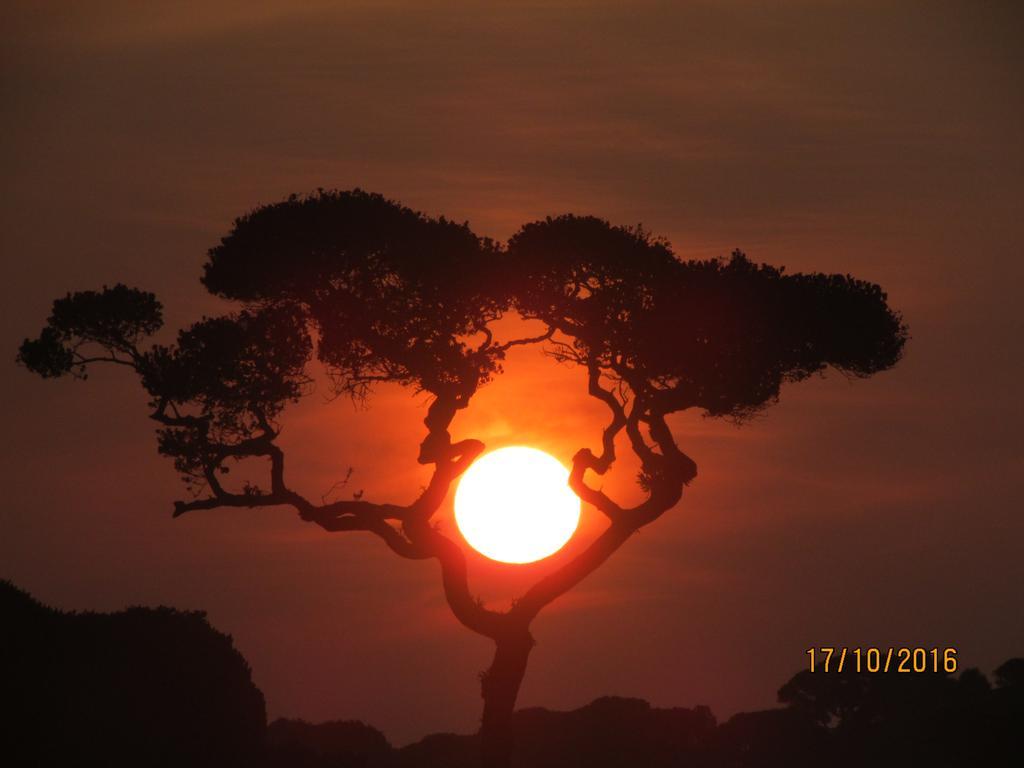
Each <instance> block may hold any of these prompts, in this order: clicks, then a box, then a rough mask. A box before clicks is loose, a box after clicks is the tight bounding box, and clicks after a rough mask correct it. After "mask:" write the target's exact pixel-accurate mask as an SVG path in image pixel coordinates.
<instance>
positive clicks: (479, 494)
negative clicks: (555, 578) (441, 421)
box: [455, 446, 580, 563]
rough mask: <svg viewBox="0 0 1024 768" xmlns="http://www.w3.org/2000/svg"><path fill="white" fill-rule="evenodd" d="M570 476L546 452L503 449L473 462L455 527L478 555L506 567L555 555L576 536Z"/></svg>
mask: <svg viewBox="0 0 1024 768" xmlns="http://www.w3.org/2000/svg"><path fill="white" fill-rule="evenodd" d="M579 521H580V500H579V497H578V496H577V495H576V494H575V493H573V491H572V489H571V488H569V470H568V469H566V468H565V467H564V466H562V464H561V463H559V461H558V459H556V458H555V457H554V456H551V455H550V454H548V453H545V452H544V451H539V450H537V449H536V448H527V447H525V446H512V447H508V448H499V449H498V450H496V451H491V452H490V453H486V454H484V455H483V456H481V457H480V458H479V459H477V460H476V461H475V462H473V465H472V466H471V467H470V468H469V469H468V470H467V471H466V474H465V475H463V477H462V480H461V481H460V482H459V487H458V489H457V490H456V491H455V522H456V523H457V524H458V526H459V531H460V532H461V533H462V535H463V537H464V538H465V539H466V541H467V542H468V543H469V545H470V546H471V547H473V549H475V550H476V551H477V552H479V553H480V554H482V555H484V556H485V557H489V558H490V559H491V560H497V561H498V562H502V563H532V562H534V561H536V560H541V559H542V558H545V557H548V556H549V555H553V554H554V553H555V552H557V551H558V550H559V549H561V548H562V547H563V546H564V545H565V543H566V542H567V541H569V539H570V538H572V535H573V533H575V531H576V526H577V525H579Z"/></svg>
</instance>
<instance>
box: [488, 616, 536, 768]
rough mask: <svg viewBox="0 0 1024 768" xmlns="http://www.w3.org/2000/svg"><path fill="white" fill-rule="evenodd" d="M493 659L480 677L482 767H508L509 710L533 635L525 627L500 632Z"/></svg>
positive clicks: (509, 759) (521, 676)
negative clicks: (482, 703)
mask: <svg viewBox="0 0 1024 768" xmlns="http://www.w3.org/2000/svg"><path fill="white" fill-rule="evenodd" d="M496 642H497V648H496V649H495V652H494V661H493V662H492V663H491V667H490V669H488V670H487V672H485V673H484V675H483V679H482V685H481V688H482V693H483V698H484V716H483V720H482V721H481V723H480V750H481V752H480V754H481V765H483V768H509V766H510V765H511V764H512V746H513V745H512V741H513V739H512V714H513V712H515V706H516V697H518V696H519V686H520V684H521V683H522V682H523V675H524V674H525V673H526V661H527V659H528V658H529V656H530V649H531V648H533V638H532V637H531V636H530V633H529V632H528V631H526V630H523V631H521V632H516V633H510V634H509V635H506V636H502V637H501V638H500V639H498V640H497V641H496Z"/></svg>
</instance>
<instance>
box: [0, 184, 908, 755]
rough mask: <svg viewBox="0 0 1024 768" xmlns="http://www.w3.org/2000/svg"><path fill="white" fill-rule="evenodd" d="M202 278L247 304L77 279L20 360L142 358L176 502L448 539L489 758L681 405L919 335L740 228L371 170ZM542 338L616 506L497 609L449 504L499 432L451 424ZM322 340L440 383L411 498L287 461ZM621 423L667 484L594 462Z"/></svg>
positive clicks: (657, 510)
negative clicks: (421, 184)
mask: <svg viewBox="0 0 1024 768" xmlns="http://www.w3.org/2000/svg"><path fill="white" fill-rule="evenodd" d="M202 279H203V283H204V285H205V286H206V288H207V289H208V290H209V291H211V292H212V293H214V294H217V295H219V296H222V297H224V298H227V299H231V300H234V301H237V302H239V304H240V309H239V310H238V311H237V312H235V313H233V314H229V315H225V316H223V317H216V318H208V319H204V320H202V321H200V322H198V323H196V324H195V325H193V326H191V327H190V328H187V329H185V330H183V331H181V332H180V333H179V335H178V339H177V343H176V344H174V345H172V346H164V345H154V346H150V347H149V348H145V349H144V348H143V347H142V346H141V345H142V344H143V342H144V340H145V338H146V337H147V336H149V335H151V334H153V333H154V332H155V331H156V330H157V329H158V328H159V327H160V326H161V323H162V319H161V307H160V304H159V303H158V302H157V300H156V298H155V296H154V295H153V294H150V293H145V292H142V291H139V290H135V289H131V288H127V287H125V286H122V285H117V286H115V287H113V288H105V289H104V290H102V291H100V292H93V291H88V292H83V293H75V294H69V295H68V296H67V297H66V298H63V299H59V300H57V301H56V302H55V303H54V307H53V313H52V315H51V317H50V319H49V322H48V324H47V325H46V327H45V328H44V329H43V331H42V333H41V335H40V336H39V338H38V339H34V340H26V341H25V342H24V344H23V345H22V347H21V351H20V354H19V360H20V362H21V363H23V364H24V365H25V366H27V367H28V368H29V369H31V370H33V371H35V372H37V373H39V374H41V375H42V376H44V377H54V376H61V375H65V374H69V375H73V376H78V377H84V376H85V375H86V373H87V370H88V369H89V367H90V366H92V365H95V364H99V363H113V364H117V365H123V366H126V367H130V368H132V369H134V370H135V371H136V372H137V373H138V374H139V376H140V378H141V381H142V385H143V386H144V388H145V389H146V391H147V392H148V393H149V395H150V397H151V402H150V407H151V410H150V417H151V418H152V419H154V420H155V421H156V422H157V423H158V424H159V425H160V427H159V450H160V452H161V453H162V454H164V455H166V456H169V457H171V458H172V459H173V460H174V462H175V466H176V468H177V469H178V470H179V471H180V473H181V474H182V475H183V477H184V479H185V481H186V482H187V483H188V484H189V486H190V487H191V489H192V491H193V493H194V494H197V495H194V497H193V498H190V499H188V500H184V501H178V502H176V503H175V507H174V514H175V516H178V515H181V514H184V513H186V512H191V511H196V510H209V509H214V508H218V507H259V506H279V505H286V506H291V507H293V508H294V509H295V510H297V511H298V513H299V515H300V516H301V517H302V519H304V520H307V521H311V522H315V523H317V524H318V525H320V526H321V527H322V528H324V529H325V530H327V531H331V532H343V531H368V532H371V533H373V534H375V535H377V536H378V537H380V538H381V539H382V540H383V541H384V542H385V543H386V544H387V545H388V547H390V548H391V549H392V550H393V551H394V552H395V553H397V554H398V555H400V556H402V557H404V558H408V559H415V560H422V559H436V560H437V561H438V562H439V564H440V567H441V574H442V583H443V587H444V592H445V596H446V598H447V601H448V604H449V606H450V607H451V610H452V612H453V613H454V614H455V616H456V617H457V619H458V620H459V621H460V622H461V623H462V624H464V625H465V626H466V627H468V628H469V629H471V630H473V631H474V632H476V633H478V634H481V635H483V636H485V637H488V638H490V639H491V640H493V642H494V643H495V655H494V659H493V662H492V664H491V666H490V668H489V669H488V670H487V671H486V672H485V673H484V674H483V676H482V695H483V699H484V711H483V717H482V722H481V743H482V752H483V761H484V764H485V765H488V766H504V765H508V763H509V759H510V757H509V756H510V754H511V734H512V728H511V724H512V714H513V710H514V706H515V701H516V698H517V695H518V691H519V686H520V683H521V681H522V678H523V675H524V672H525V669H526V664H527V659H528V657H529V654H530V650H531V648H532V646H533V638H532V637H531V635H530V624H531V622H532V620H533V619H534V618H535V617H536V616H537V615H538V613H540V611H541V610H543V608H544V607H545V606H547V605H548V604H550V603H551V602H552V601H553V600H555V599H557V598H558V597H559V596H560V595H562V594H564V593H565V592H566V591H568V590H569V589H571V588H572V587H573V586H575V585H576V584H577V583H579V582H580V581H581V580H582V579H583V578H585V577H586V576H587V575H588V574H590V573H591V572H592V571H594V570H595V569H596V568H597V567H598V566H600V565H601V563H603V562H604V561H605V560H606V559H607V558H608V557H609V556H610V555H611V554H613V553H614V552H615V551H616V550H617V549H618V548H619V547H620V546H621V545H622V544H623V543H624V542H625V541H626V540H627V539H629V537H630V536H631V535H632V534H633V533H635V532H636V531H637V530H638V529H640V528H641V527H643V526H645V525H647V524H649V523H651V522H652V521H654V520H656V519H657V518H658V517H660V516H661V515H662V514H664V513H665V512H666V511H668V510H669V509H671V508H672V507H673V506H675V505H676V503H677V502H678V501H679V500H680V498H681V496H682V493H683V488H684V486H685V485H686V484H687V483H689V482H690V481H691V480H693V479H694V477H695V476H696V474H697V467H696V464H695V463H694V462H693V460H692V459H691V458H690V457H688V456H687V455H686V454H685V453H684V452H683V451H682V450H681V449H680V448H679V447H678V445H677V443H676V440H675V437H674V435H673V433H672V430H671V428H670V424H669V421H668V417H669V416H670V415H671V414H673V413H676V412H679V411H684V410H687V409H691V408H695V409H698V410H700V411H704V412H705V413H707V414H708V415H710V416H719V417H727V418H731V419H733V420H737V421H741V420H743V419H746V418H749V417H750V416H751V415H752V414H754V413H756V412H757V411H759V410H760V409H762V408H764V407H765V406H767V405H769V404H770V403H772V402H774V401H775V400H776V399H777V398H778V394H779V389H780V387H781V385H782V383H783V382H787V381H799V380H801V379H804V378H806V377H808V376H810V375H811V374H813V373H815V372H818V371H822V370H823V369H824V368H826V367H827V366H832V367H834V368H836V369H838V370H840V371H843V372H845V373H847V374H849V375H852V376H868V375H870V374H872V373H874V372H876V371H880V370H883V369H885V368H888V367H890V366H892V365H893V364H894V363H896V361H897V360H898V359H899V356H900V353H901V351H902V348H903V344H904V342H905V340H906V328H905V326H904V325H903V324H902V322H901V320H900V317H899V316H898V315H897V314H896V313H894V312H893V311H892V310H890V309H889V307H888V306H887V304H886V296H885V294H884V293H883V292H882V291H881V289H880V288H879V287H878V286H876V285H872V284H869V283H865V282H862V281H858V280H855V279H853V278H851V277H849V276H840V275H820V274H814V275H799V274H798V275H785V274H783V272H782V270H781V269H775V268H773V267H769V266H759V265H755V264H753V263H751V262H750V261H749V260H747V258H746V257H745V256H744V255H743V254H741V253H739V252H737V253H734V254H733V256H732V258H731V260H729V261H700V262H683V261H680V260H679V259H677V258H676V257H675V255H674V254H673V253H672V250H671V248H670V247H669V245H668V244H667V243H666V242H664V241H661V240H658V239H656V238H653V237H651V236H650V235H649V234H648V233H646V232H645V231H643V230H642V229H639V228H623V227H613V226H611V225H610V224H608V223H607V222H605V221H602V220H600V219H596V218H584V217H575V216H564V217H560V218H555V219H551V218H549V219H547V220H545V221H540V222H535V223H533V224H529V225H527V226H525V227H523V228H522V229H521V230H520V231H519V232H518V233H517V234H516V235H515V236H513V237H512V238H511V240H510V241H509V242H508V243H507V245H505V246H500V245H498V244H496V243H494V242H492V241H490V240H488V239H484V238H480V237H478V236H476V235H475V234H473V232H471V231H470V229H469V228H468V226H466V225H460V224H455V223H453V222H451V221H448V220H446V219H444V218H436V219H435V218H429V217H427V216H424V215H423V214H420V213H417V212H414V211H412V210H410V209H408V208H405V207H403V206H400V205H398V204H397V203H394V202H392V201H389V200H387V199H385V198H383V197H381V196H379V195H375V194H369V193H366V192H362V191H359V190H355V191H352V192H325V191H320V192H318V193H314V194H312V195H309V196H303V197H298V196H293V197H290V198H288V199H287V200H285V201H284V202H281V203H278V204H276V205H270V206H266V207H262V208H258V209H256V210H254V211H253V212H251V213H250V214H248V215H246V216H243V217H241V218H239V219H238V220H236V221H235V223H234V226H233V228H232V230H231V232H230V233H229V234H228V235H227V236H226V237H225V238H223V239H222V241H221V242H220V244H219V245H217V246H216V247H214V248H213V249H211V250H210V252H209V260H208V262H207V264H206V266H205V273H204V275H203V278H202ZM510 312H517V313H519V314H520V315H522V316H523V317H525V318H528V319H532V320H537V321H541V322H542V323H543V324H544V325H545V326H546V328H547V330H546V331H545V332H544V333H542V334H540V335H538V336H536V337H531V338H514V339H509V340H504V341H501V340H499V339H497V338H496V337H495V332H494V330H493V324H494V322H495V321H496V320H498V319H500V318H501V317H503V316H504V315H506V314H507V313H510ZM534 343H544V344H546V345H547V348H548V351H549V352H550V354H552V355H553V356H554V357H555V358H557V359H559V360H562V361H567V362H571V363H573V364H578V365H581V366H583V367H584V368H585V369H586V371H587V374H588V375H587V380H588V392H589V395H591V396H593V397H595V398H597V399H598V400H600V401H601V402H602V403H604V404H605V406H606V407H607V408H608V410H609V412H610V417H611V419H610V422H609V424H608V425H607V427H605V429H604V431H603V434H602V436H601V449H600V452H599V453H597V454H595V453H594V452H592V451H591V450H589V449H587V448H583V449H581V450H580V451H578V452H577V453H576V455H575V456H574V458H573V463H572V469H571V473H570V485H571V486H572V488H573V489H574V490H575V492H576V493H577V494H578V495H579V496H580V498H581V499H582V500H583V501H585V502H587V503H589V504H591V505H593V506H594V507H596V508H597V509H598V510H599V511H600V512H601V513H602V514H603V515H604V516H606V517H607V518H608V526H607V528H606V529H605V530H604V532H603V533H602V534H601V535H599V536H598V537H597V538H596V539H595V540H594V541H593V542H592V543H591V544H590V545H589V546H588V547H587V548H585V549H584V550H583V551H582V552H580V553H579V554H577V555H576V556H574V557H572V558H569V559H567V560H565V561H564V562H562V563H561V564H560V565H559V566H558V567H557V568H556V569H555V570H554V571H552V572H550V573H549V574H548V575H546V576H545V577H543V578H541V579H540V580H539V581H538V582H537V583H536V584H535V585H533V586H532V587H531V588H530V589H528V590H527V591H526V592H525V593H524V594H523V595H522V596H521V597H520V598H519V599H518V600H516V601H514V603H513V604H512V606H511V607H510V608H509V609H508V610H506V611H495V610H492V609H489V608H487V607H486V606H485V605H483V604H482V603H481V602H480V601H478V600H477V599H476V597H475V596H474V594H473V593H472V591H471V590H470V587H469V583H468V579H467V569H466V559H465V556H464V554H463V550H462V548H461V546H460V545H459V544H457V543H456V542H454V541H453V540H451V539H450V538H448V537H447V536H445V535H444V534H442V533H441V532H440V531H439V530H437V528H436V526H435V525H434V524H433V523H432V518H433V516H434V515H435V513H436V512H437V510H438V509H439V508H440V506H441V504H442V503H443V501H444V499H445V497H446V496H447V494H448V491H449V489H450V487H451V485H452V483H453V482H454V481H455V480H456V479H457V478H458V477H459V476H460V475H461V474H462V473H463V472H464V471H465V470H466V469H467V468H468V467H469V465H470V464H471V463H472V462H473V460H474V459H476V458H477V457H478V456H479V455H480V454H481V452H483V450H484V445H483V443H481V442H480V441H479V440H474V439H462V440H457V441H453V440H452V437H451V434H450V432H449V428H450V426H451V423H452V421H453V419H454V418H455V416H456V415H457V413H458V412H459V411H461V410H463V409H465V408H466V407H467V406H468V405H469V403H470V400H471V398H472V396H473V395H474V393H475V392H476V391H477V390H478V389H479V388H480V387H481V386H482V385H484V384H486V383H487V382H488V381H490V379H491V378H492V377H493V376H495V375H496V374H498V373H500V372H501V364H502V360H503V359H504V357H505V354H506V352H507V351H508V350H509V349H510V348H511V347H512V346H514V345H520V344H534ZM314 355H315V357H316V359H317V360H318V361H319V362H320V363H321V364H322V365H323V366H324V368H325V370H326V371H327V372H328V374H329V376H330V381H331V382H332V386H333V389H334V391H335V392H336V393H339V394H341V393H344V394H349V395H351V396H354V397H357V398H363V397H366V396H367V395H368V394H369V393H370V392H371V390H372V388H373V386H374V385H375V384H378V383H382V382H392V383H398V384H401V385H404V386H408V387H411V388H414V389H415V390H417V391H421V392H425V393H428V394H429V395H430V397H431V401H430V405H429V407H428V408H427V413H426V418H425V419H424V424H425V426H426V436H425V437H424V439H423V441H422V443H421V444H420V446H419V457H418V461H419V462H420V463H421V464H425V465H432V466H433V474H432V477H431V479H430V481H429V483H428V485H427V486H426V488H425V489H424V490H423V492H422V493H421V494H420V496H419V497H418V498H416V499H414V500H413V501H412V502H411V503H409V504H405V505H401V504H392V503H374V502H370V501H368V500H364V499H362V498H358V499H356V498H353V499H349V500H342V501H333V502H329V503H321V504H316V503H314V502H312V501H310V500H309V499H307V498H306V497H305V496H303V495H301V494H300V493H298V492H297V491H296V490H294V489H293V488H292V487H291V486H290V485H289V484H288V483H287V482H286V476H285V456H284V453H283V452H282V450H281V448H280V447H279V446H278V445H277V443H276V438H277V437H278V434H279V431H280V427H279V425H278V421H277V419H278V417H279V416H280V414H281V412H282V410H283V409H284V407H285V406H286V405H287V404H288V403H289V402H294V401H297V400H298V399H299V398H301V397H302V396H304V395H305V394H308V392H309V391H310V389H311V386H310V385H311V378H310V374H309V373H308V366H309V364H310V362H311V360H312V358H313V356H314ZM623 431H624V432H625V434H626V436H627V438H628V444H629V446H630V448H631V450H632V451H633V452H634V453H635V454H636V455H637V457H638V458H639V460H640V463H641V472H640V476H639V478H638V480H639V483H640V485H641V487H642V488H643V490H644V491H645V492H646V498H645V500H644V501H643V502H641V503H640V504H638V505H636V506H633V507H625V506H623V505H621V504H619V503H617V502H616V501H615V500H613V499H612V498H610V497H609V496H608V495H606V494H605V493H604V492H603V491H601V490H599V489H597V488H595V487H593V486H592V485H590V484H589V483H588V481H587V472H588V471H589V472H592V473H594V474H596V475H603V474H605V473H606V472H607V471H608V470H609V469H610V468H611V466H612V464H613V462H614V461H615V440H616V437H617V436H619V435H620V433H622V432H623ZM252 458H261V459H263V460H264V461H265V462H267V463H268V465H269V467H268V470H269V471H268V472H267V480H266V481H265V482H264V483H263V485H255V484H251V483H245V484H244V486H243V487H242V488H230V487H228V485H227V484H226V481H225V479H224V475H225V473H227V472H228V470H229V469H230V467H231V464H232V463H233V462H237V461H242V460H246V459H252Z"/></svg>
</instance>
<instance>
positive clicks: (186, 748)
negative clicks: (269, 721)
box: [0, 582, 266, 766]
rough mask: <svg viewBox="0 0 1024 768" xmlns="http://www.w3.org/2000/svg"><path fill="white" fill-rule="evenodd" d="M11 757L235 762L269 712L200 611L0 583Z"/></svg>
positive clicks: (245, 757)
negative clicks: (77, 599) (72, 606)
mask: <svg viewBox="0 0 1024 768" xmlns="http://www.w3.org/2000/svg"><path fill="white" fill-rule="evenodd" d="M0 626H2V627H3V634H2V640H0V679H2V681H3V685H2V696H3V702H4V705H3V706H4V709H5V710H6V713H5V715H4V716H3V723H4V736H3V744H2V747H0V749H2V753H0V764H4V765H9V766H30V765H39V766H44V765H45V766H50V765H60V766H77V765H104V766H120V765H133V766H214V765H216V766H236V765H238V766H241V765H251V764H252V762H253V761H254V760H256V759H258V756H259V755H260V753H261V751H262V747H263V734H264V730H265V727H266V713H265V708H264V702H263V694H262V693H261V692H260V691H259V689H258V688H257V687H256V686H255V685H253V682H252V678H251V674H250V669H249V665H248V664H247V663H246V661H245V659H244V658H243V657H242V655H241V654H240V653H239V652H238V651H237V650H235V648H234V647H233V645H232V642H231V638H230V637H228V636H227V635H224V634H222V633H220V632H218V631H217V630H215V629H213V628H212V627H211V626H210V624H209V623H208V622H207V620H206V616H205V614H203V613H201V612H194V611H188V612H185V611H178V610H174V609H172V608H155V609H150V608H130V609H128V610H126V611H121V612H118V613H111V614H100V613H63V612H60V611H56V610H53V609H50V608H47V607H45V606H43V605H41V604H40V603H38V602H36V601H35V600H34V599H32V598H31V597H30V596H29V595H28V594H26V593H25V592H22V591H21V590H19V589H17V588H16V587H14V586H13V585H12V584H10V583H9V582H0Z"/></svg>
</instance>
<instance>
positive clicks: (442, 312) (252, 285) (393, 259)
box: [203, 190, 508, 394]
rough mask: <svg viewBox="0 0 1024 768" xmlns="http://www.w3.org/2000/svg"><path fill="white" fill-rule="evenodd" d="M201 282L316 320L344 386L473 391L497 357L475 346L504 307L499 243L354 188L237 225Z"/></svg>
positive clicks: (321, 345) (326, 357)
mask: <svg viewBox="0 0 1024 768" xmlns="http://www.w3.org/2000/svg"><path fill="white" fill-rule="evenodd" d="M209 257H210V258H209V261H208V263H207V264H206V267H205V274H204V276H203V283H204V284H205V285H206V287H207V288H208V289H209V290H210V291H211V292H213V293H215V294H217V295H220V296H224V297H226V298H230V299H237V300H240V301H244V302H249V303H257V304H272V305H276V306H281V305H284V306H288V307H289V308H291V309H292V310H293V311H297V312H301V313H302V314H303V315H304V316H305V317H307V318H308V319H309V320H310V321H312V323H313V325H314V327H315V328H316V331H317V335H318V356H319V359H320V360H321V361H322V362H323V363H325V364H326V365H327V366H328V368H329V370H330V371H331V373H332V374H333V375H334V377H335V382H336V384H337V385H338V387H339V389H340V390H343V391H348V392H353V393H363V392H365V391H366V389H367V388H368V387H369V386H370V385H371V384H372V383H374V382H377V381H394V382H399V383H402V384H414V385H416V386H417V387H419V388H422V389H425V390H427V391H428V392H432V393H435V394H437V393H439V392H441V391H442V390H444V389H446V388H454V389H456V390H459V391H466V390H469V391H471V390H472V389H473V388H475V387H476V386H477V385H478V384H479V383H482V382H484V381H486V380H487V379H489V377H490V375H491V374H492V373H494V371H495V369H496V368H497V365H498V361H499V359H500V354H496V353H497V351H498V350H496V349H494V348H493V346H488V347H486V348H484V349H480V348H478V346H473V345H471V344H470V343H468V341H467V340H468V339H469V338H470V337H473V336H476V335H477V334H483V333H485V332H486V331H487V326H488V323H490V322H492V321H493V320H495V319H497V318H498V317H500V316H501V314H502V313H503V312H504V311H505V309H506V308H507V305H508V298H507V297H504V296H503V295H502V290H501V287H502V286H501V285H500V282H499V281H498V279H497V278H498V273H497V271H496V270H497V266H498V262H497V258H496V257H497V248H496V247H495V245H494V244H493V243H492V242H491V241H489V240H486V239H482V238H479V237H477V236H476V235H475V234H473V232H472V231H471V230H470V229H469V227H468V226H467V225H465V224H456V223H454V222H451V221H448V220H447V219H445V218H443V217H441V218H429V217H427V216H425V215H423V214H421V213H417V212H415V211H413V210H411V209H409V208H406V207H404V206H401V205H399V204H397V203H394V202H392V201H390V200H387V199H385V198H384V197H382V196H380V195H376V194H370V193H366V192H362V191H360V190H355V191H352V192H325V191H320V192H317V193H315V194H312V195H309V196H305V197H298V196H293V197H290V198H289V199H288V200H286V201H284V202H283V203H278V204H275V205H270V206H264V207H262V208H258V209H256V210H255V211H253V212H251V213H250V214H248V215H246V216H243V217H241V218H239V219H238V220H236V221H235V225H234V227H233V228H232V230H231V232H230V233H229V234H228V235H227V236H226V237H225V238H223V240H222V241H221V243H220V244H219V245H218V246H216V247H215V248H212V249H211V250H210V254H209Z"/></svg>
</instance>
